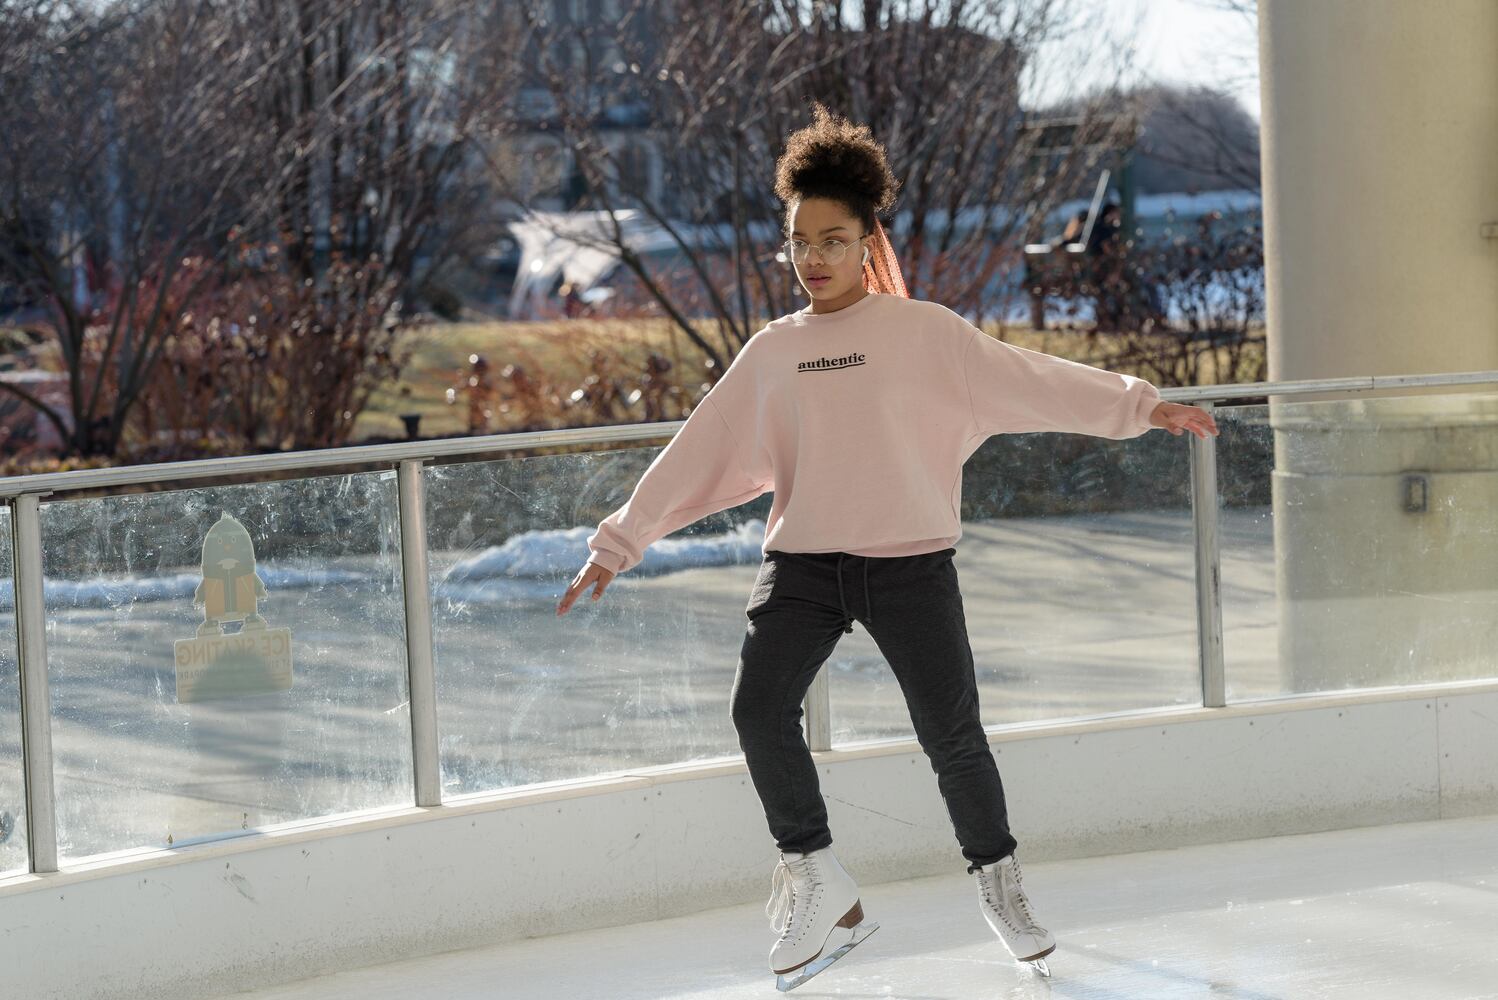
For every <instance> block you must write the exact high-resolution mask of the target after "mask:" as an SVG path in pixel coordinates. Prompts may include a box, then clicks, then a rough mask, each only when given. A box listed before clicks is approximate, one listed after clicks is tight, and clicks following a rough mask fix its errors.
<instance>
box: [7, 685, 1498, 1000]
mask: <svg viewBox="0 0 1498 1000" xmlns="http://www.w3.org/2000/svg"><path fill="white" fill-rule="evenodd" d="M1495 720H1498V683H1495V682H1485V683H1477V684H1470V683H1469V684H1452V685H1435V686H1431V687H1426V688H1420V689H1402V690H1385V691H1362V692H1357V693H1350V694H1339V695H1327V696H1316V697H1307V698H1297V699H1289V700H1285V701H1279V702H1259V703H1256V704H1253V705H1237V706H1232V707H1229V708H1223V709H1201V708H1191V709H1178V710H1166V711H1161V712H1158V713H1151V714H1143V715H1132V716H1128V717H1119V718H1105V719H1095V720H1089V721H1085V722H1074V723H1064V724H1048V725H1036V726H1032V727H1011V728H1006V729H1005V730H1004V731H1002V732H1000V733H995V734H993V735H992V736H991V742H992V746H993V749H994V752H995V754H996V759H997V761H998V764H999V769H1000V773H1001V775H1002V776H1003V778H1004V783H1005V790H1006V792H1007V795H1008V800H1009V806H1010V814H1011V824H1012V828H1013V831H1014V833H1015V836H1016V837H1017V838H1018V840H1019V843H1020V848H1019V853H1020V856H1021V857H1022V858H1028V859H1032V860H1050V859H1060V858H1068V857H1083V856H1093V855H1103V854H1112V853H1120V852H1128V851H1135V850H1147V849H1156V848H1162V847H1171V846H1181V845H1186V844H1197V843H1208V842H1218V841H1227V840H1240V839H1245V838H1254V837H1266V836H1274V835H1279V834H1288V833H1304V832H1312V831H1319V830H1328V829H1338V828H1347V827H1356V826H1370V825H1377V824H1386V823H1397V822H1403V821H1411V820H1427V819H1438V818H1450V817H1456V816H1467V815H1478V814H1487V813H1494V812H1498V768H1494V767H1493V762H1494V761H1498V724H1495ZM817 757H818V759H819V761H820V762H821V776H822V790H823V793H824V795H825V796H826V799H827V804H828V810H829V814H830V816H831V825H832V830H833V837H834V840H835V844H836V848H837V851H838V855H839V857H840V858H841V859H842V860H843V861H844V863H846V864H847V865H848V866H849V868H850V869H852V870H854V871H856V873H857V877H858V878H859V880H860V882H862V883H865V884H873V883H878V882H885V881H891V880H897V879H903V878H909V877H917V876H922V875H930V874H937V873H943V872H951V871H954V870H958V871H960V870H961V867H962V865H963V864H964V862H963V861H962V858H961V854H960V852H959V851H958V848H957V843H956V840H955V838H954V836H953V834H952V830H951V825H950V822H949V820H948V818H947V815H946V810H945V806H944V804H943V802H942V800H941V797H940V794H939V793H938V791H937V787H936V780H935V775H934V774H933V773H932V771H931V768H930V765H929V763H928V761H927V759H926V757H925V755H924V754H923V753H921V751H920V750H919V748H918V747H917V746H916V745H915V744H914V743H913V742H890V743H885V744H876V745H866V746H860V747H858V748H856V749H852V750H838V751H832V752H829V753H822V754H818V755H817ZM775 861H776V851H775V848H774V844H773V842H772V841H771V840H770V838H769V835H768V831H767V829H766V827H765V823H764V816H763V813H762V812H761V810H760V806H759V801H758V799H757V797H756V796H755V794H754V791H753V787H752V786H751V785H750V784H749V779H748V775H747V773H746V772H745V771H744V769H743V765H742V762H741V761H736V760H730V761H724V762H722V763H718V764H710V765H706V766H703V765H693V766H682V767H679V768H667V769H661V770H658V771H651V772H640V773H638V774H633V775H629V776H624V777H616V778H610V779H603V780H598V781H592V782H579V783H568V784H566V785H558V786H554V787H550V788H539V789H538V788H532V789H529V790H527V791H525V792H515V793H509V794H500V795H489V796H483V797H474V798H471V799H468V800H460V801H459V802H457V803H454V804H450V805H445V806H443V807H441V808H437V809H410V810H403V811H400V812H397V813H382V814H380V815H378V816H364V817H352V818H344V819H341V820H331V821H323V822H321V823H314V824H302V825H298V826H296V827H288V828H284V829H278V830H275V831H270V832H264V833H258V834H255V835H252V836H248V837H245V838H238V839H235V840H230V841H222V842H217V843H212V844H203V845H196V846H192V847H186V848H179V849H176V850H169V851H155V850H146V851H136V852H126V853H124V854H122V855H118V856H115V857H114V858H112V859H110V860H108V861H101V862H99V863H97V864H95V865H93V866H92V867H90V868H88V869H80V868H69V869H67V870H65V871H63V872H59V873H57V874H54V875H46V876H40V877H38V876H30V875H27V876H17V877H13V878H10V879H6V880H4V881H3V882H0V901H3V905H4V910H5V914H6V919H5V921H4V934H3V935H0V967H3V968H5V969H6V970H7V976H6V979H7V984H6V985H7V989H8V992H10V993H12V994H14V995H17V996H26V997H29V998H32V1000H44V998H63V997H66V998H69V1000H92V998H103V997H110V998H120V1000H125V998H134V997H147V996H149V997H153V998H159V1000H170V998H194V1000H201V998H202V997H204V996H208V995H213V994H216V993H227V992H231V991H235V990H241V989H248V988H252V987H256V986H266V985H270V984H274V983H279V982H286V981H291V980H295V979H302V978H306V977H310V976H315V975H320V974H324V973H327V972H332V971H336V970H342V969H348V968H352V967H357V966H364V965H371V964H376V963H381V962H387V961H391V960H394V959H399V958H408V957H415V956H419V955H425V954H432V953H436V952H441V951H448V950H451V949H456V948H466V947H474V946H482V945H486V944H492V943H495V942H499V941H504V940H512V939H517V938H524V937H530V936H536V935H542V934H550V933H556V932H561V931H566V930H577V929H584V928H594V927H605V926H612V925H617V924H624V923H633V922H637V921H644V920H651V919H655V918H658V917H664V916H672V915H680V914H685V913H691V912H694V911H696V910H701V909H706V908H712V907H717V906H726V905H730V904H735V903H743V902H749V901H754V900H761V899H764V898H767V894H768V892H769V879H770V874H771V870H772V868H773V866H774V864H775ZM751 930H755V931H758V930H763V928H758V927H756V928H748V927H746V928H745V932H746V933H748V932H749V931H751Z"/></svg>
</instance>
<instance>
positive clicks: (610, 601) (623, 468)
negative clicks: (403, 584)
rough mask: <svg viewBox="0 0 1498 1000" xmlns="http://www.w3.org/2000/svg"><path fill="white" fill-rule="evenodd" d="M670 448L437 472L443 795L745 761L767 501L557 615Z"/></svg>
mask: <svg viewBox="0 0 1498 1000" xmlns="http://www.w3.org/2000/svg"><path fill="white" fill-rule="evenodd" d="M660 450H661V448H660V447H659V446H657V447H650V448H630V449H624V450H614V451H603V452H592V453H587V454H573V455H545V456H536V457H528V458H517V459H510V460H505V461H495V462H478V463H468V464H451V465H441V466H432V467H428V468H427V469H426V472H425V475H426V493H427V522H428V528H427V537H428V550H429V556H428V558H429V569H430V572H431V590H432V630H433V633H434V640H433V641H434V643H435V658H436V679H437V697H438V727H437V728H438V731H439V733H440V740H441V761H442V787H443V789H444V795H445V796H447V797H450V796H455V795H464V794H470V793H479V792H485V791H492V790H495V789H501V788H511V787H515V786H519V785H529V784H536V783H539V782H550V781H563V780H568V779H574V778H584V777H593V776H600V775H606V774H613V773H618V772H621V771H627V770H630V769H632V768H638V767H647V766H652V765H658V764H671V763H677V762H684V761H694V760H702V759H712V758H721V757H725V756H737V755H738V754H739V753H740V750H739V746H738V737H737V735H736V734H735V731H734V728H733V724H732V720H731V719H730V717H729V711H728V703H729V695H730V692H731V690H732V686H733V678H734V673H735V671H736V669H737V667H738V653H739V647H740V645H741V644H742V641H743V636H744V628H745V625H746V624H747V619H746V618H745V616H744V609H745V607H746V606H747V605H748V603H749V592H750V590H751V588H752V587H753V584H754V578H755V575H756V573H757V572H758V568H759V562H760V547H761V545H762V544H763V541H764V515H765V513H766V512H768V510H769V503H770V499H771V498H770V495H769V494H765V495H764V496H762V497H759V498H756V499H755V500H754V501H752V502H750V503H747V504H743V505H741V506H739V507H737V508H733V509H731V510H727V511H723V512H720V513H717V514H713V515H710V516H708V517H705V518H703V519H701V520H699V521H697V522H696V523H694V524H691V525H688V526H687V527H685V528H682V529H681V530H680V531H677V532H675V533H674V534H672V535H669V536H667V537H666V538H663V539H661V540H659V541H657V542H656V543H655V544H653V545H651V546H650V547H649V548H648V549H646V551H645V558H644V561H643V562H641V563H640V565H638V566H635V567H633V568H631V569H629V570H627V571H626V572H624V573H621V574H619V575H618V576H616V577H615V578H614V579H613V581H612V582H610V584H609V586H608V588H607V590H606V591H605V592H604V595H603V597H602V598H600V599H599V600H598V601H596V602H595V601H593V600H592V599H591V593H592V591H591V588H590V589H589V590H588V591H586V592H585V593H584V594H583V596H582V597H580V598H579V599H578V600H577V602H576V603H575V604H574V605H573V606H572V608H571V610H570V611H568V612H567V614H565V615H562V616H560V617H558V616H557V614H556V606H557V602H558V601H559V600H560V599H561V596H562V594H563V592H564V591H565V590H566V589H567V586H568V584H569V583H570V582H571V581H572V578H573V577H574V576H575V575H576V574H577V571H578V570H579V569H581V568H582V566H583V564H584V563H585V562H586V561H587V558H588V548H587V537H588V536H589V535H590V534H592V533H593V531H594V530H595V529H596V528H597V526H598V522H599V521H600V520H602V519H603V518H604V517H606V516H607V515H608V514H610V513H612V512H613V511H614V510H615V509H617V508H618V507H620V506H621V505H623V504H624V502H625V501H626V500H628V499H629V495H630V493H631V492H632V491H633V489H634V486H635V484H636V483H637V482H638V481H639V479H640V476H641V475H642V474H643V473H644V471H645V469H646V467H647V466H649V464H650V463H651V461H652V460H653V459H654V458H655V456H656V455H657V454H658V453H659V452H660Z"/></svg>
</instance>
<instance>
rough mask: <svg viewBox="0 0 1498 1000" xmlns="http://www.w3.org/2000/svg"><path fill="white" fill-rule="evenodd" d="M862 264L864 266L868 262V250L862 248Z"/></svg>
mask: <svg viewBox="0 0 1498 1000" xmlns="http://www.w3.org/2000/svg"><path fill="white" fill-rule="evenodd" d="M863 262H864V263H865V264H867V263H868V262H869V248H868V247H864V248H863Z"/></svg>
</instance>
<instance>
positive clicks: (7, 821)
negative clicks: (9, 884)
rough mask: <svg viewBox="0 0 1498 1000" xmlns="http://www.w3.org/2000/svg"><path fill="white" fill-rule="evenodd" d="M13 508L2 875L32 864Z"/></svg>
mask: <svg viewBox="0 0 1498 1000" xmlns="http://www.w3.org/2000/svg"><path fill="white" fill-rule="evenodd" d="M10 526H11V513H10V508H9V507H5V506H0V875H4V874H6V873H11V874H14V873H16V872H24V871H27V870H28V869H29V868H30V865H29V862H28V858H27V846H26V776H25V774H24V772H23V771H22V769H21V674H20V664H19V662H18V660H17V655H18V651H17V646H16V602H15V586H14V577H12V575H11V574H12V573H13V572H14V566H15V563H14V561H13V560H12V557H11V527H10Z"/></svg>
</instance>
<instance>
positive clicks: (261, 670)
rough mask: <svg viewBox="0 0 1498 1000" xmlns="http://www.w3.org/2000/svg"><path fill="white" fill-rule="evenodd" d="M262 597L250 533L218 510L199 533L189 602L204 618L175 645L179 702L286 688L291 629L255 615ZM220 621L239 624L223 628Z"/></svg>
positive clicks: (289, 665)
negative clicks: (197, 575) (198, 567)
mask: <svg viewBox="0 0 1498 1000" xmlns="http://www.w3.org/2000/svg"><path fill="white" fill-rule="evenodd" d="M267 596H269V592H268V591H267V590H266V589H265V581H264V580H262V579H260V575H259V574H258V573H256V572H255V544H254V542H253V541H252V540H251V539H250V533H249V532H248V531H246V530H245V527H244V525H243V524H240V523H239V522H238V521H237V520H235V519H234V517H232V516H231V515H230V514H229V512H228V511H225V512H223V513H222V514H221V515H220V516H219V519H218V521H217V522H216V523H215V524H214V525H213V527H211V528H209V529H208V534H207V535H205V536H203V582H202V583H200V584H198V588H197V590H195V591H194V592H193V596H192V604H193V607H195V608H202V609H203V623H202V624H201V625H199V626H198V634H197V636H196V637H195V638H192V639H178V640H177V641H176V643H175V644H174V652H175V654H176V655H175V659H176V663H177V700H178V701H179V702H189V701H208V700H210V699H216V698H233V697H236V696H240V695H250V694H264V693H266V692H268V691H284V690H286V689H287V688H289V687H291V629H289V628H271V627H270V624H269V623H268V622H267V621H266V620H265V618H264V616H262V615H261V614H260V610H259V609H260V601H261V600H262V599H264V598H266V597H267ZM225 622H230V623H232V622H239V623H240V625H239V628H238V629H237V630H235V631H233V632H226V631H225V630H224V623H225Z"/></svg>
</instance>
